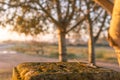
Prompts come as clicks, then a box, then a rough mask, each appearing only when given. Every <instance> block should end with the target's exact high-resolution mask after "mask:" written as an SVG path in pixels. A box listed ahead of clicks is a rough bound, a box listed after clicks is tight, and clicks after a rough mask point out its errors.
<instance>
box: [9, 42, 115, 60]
mask: <svg viewBox="0 0 120 80" xmlns="http://www.w3.org/2000/svg"><path fill="white" fill-rule="evenodd" d="M11 49H12V50H16V51H18V52H21V53H25V54H29V55H39V56H44V57H49V58H58V47H57V46H56V45H50V44H46V43H44V44H43V43H42V44H41V43H24V44H20V45H16V46H15V47H12V48H11ZM41 50H42V51H41ZM41 52H42V53H41ZM67 53H68V58H69V59H82V60H87V58H88V51H87V47H80V46H67ZM95 54H96V59H97V60H98V61H106V62H117V59H116V54H115V53H114V50H113V49H112V48H110V47H95Z"/></svg>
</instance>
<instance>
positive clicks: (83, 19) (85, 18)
mask: <svg viewBox="0 0 120 80" xmlns="http://www.w3.org/2000/svg"><path fill="white" fill-rule="evenodd" d="M85 19H86V16H84V17H83V18H82V19H81V20H80V21H78V22H77V23H76V24H75V25H74V26H73V27H71V28H70V29H69V30H67V31H66V33H68V32H70V31H71V30H73V29H74V28H76V27H77V26H78V25H79V24H80V23H82V22H83V21H84V20H85Z"/></svg>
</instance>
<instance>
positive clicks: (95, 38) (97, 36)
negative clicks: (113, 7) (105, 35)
mask: <svg viewBox="0 0 120 80" xmlns="http://www.w3.org/2000/svg"><path fill="white" fill-rule="evenodd" d="M106 17H107V12H105V15H104V20H103V21H102V25H101V26H100V29H99V31H98V33H97V35H96V36H95V37H94V42H96V41H97V40H98V38H99V35H100V33H101V32H102V28H103V27H104V24H105V20H106Z"/></svg>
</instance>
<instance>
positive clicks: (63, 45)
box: [58, 29, 67, 62]
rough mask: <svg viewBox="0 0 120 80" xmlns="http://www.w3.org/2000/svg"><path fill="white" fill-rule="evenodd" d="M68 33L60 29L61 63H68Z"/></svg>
mask: <svg viewBox="0 0 120 80" xmlns="http://www.w3.org/2000/svg"><path fill="white" fill-rule="evenodd" d="M65 36H66V33H65V32H62V31H61V30H59V29H58V48H59V50H58V51H59V61H60V62H67V49H66V37H65Z"/></svg>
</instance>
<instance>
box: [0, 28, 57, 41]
mask: <svg viewBox="0 0 120 80" xmlns="http://www.w3.org/2000/svg"><path fill="white" fill-rule="evenodd" d="M36 39H37V40H39V41H45V42H47V41H48V40H49V42H54V41H57V40H56V39H55V36H54V35H53V34H52V33H50V34H46V35H44V36H42V35H38V38H36ZM53 39H54V40H53ZM7 40H13V41H26V40H33V37H32V36H25V35H24V34H18V33H17V32H13V31H10V29H9V27H6V28H2V27H0V42H2V41H7Z"/></svg>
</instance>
